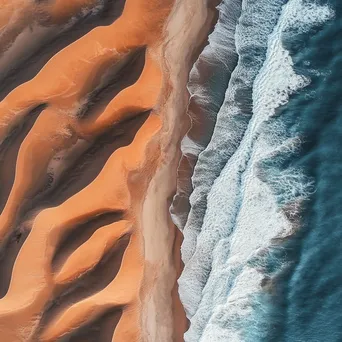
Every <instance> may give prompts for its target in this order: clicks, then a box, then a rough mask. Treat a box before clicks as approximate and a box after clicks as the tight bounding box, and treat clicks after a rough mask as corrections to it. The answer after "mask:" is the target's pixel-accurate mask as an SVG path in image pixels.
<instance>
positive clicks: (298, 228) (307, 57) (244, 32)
mask: <svg viewBox="0 0 342 342" xmlns="http://www.w3.org/2000/svg"><path fill="white" fill-rule="evenodd" d="M232 2H233V1H229V0H224V1H223V2H222V3H221V5H220V7H219V9H218V10H219V11H224V8H225V5H227V4H231V3H232ZM234 3H239V4H241V12H240V16H239V18H238V20H237V23H236V30H235V34H234V43H235V50H236V53H237V63H236V65H235V68H234V70H232V72H231V75H230V78H229V81H228V84H223V83H222V84H221V87H220V84H215V89H218V90H217V91H218V92H219V93H221V94H222V92H223V91H224V93H225V95H224V100H223V101H222V103H220V104H217V106H216V107H215V106H212V108H213V110H212V112H211V113H212V117H215V118H216V121H215V127H214V129H213V131H212V134H211V138H210V141H209V142H208V144H206V145H205V144H204V145H203V144H202V146H203V148H202V150H200V151H199V155H198V160H197V163H196V165H195V167H194V172H193V176H192V179H191V180H192V188H193V191H192V194H191V196H190V205H191V209H190V212H189V215H188V217H187V220H186V223H185V225H184V228H183V227H181V228H183V233H184V242H183V246H182V258H183V261H184V264H185V267H184V271H183V273H182V275H181V277H180V279H179V291H180V295H181V300H182V302H183V305H184V307H185V310H186V313H187V316H188V318H189V320H190V327H189V330H188V331H187V332H186V334H185V341H191V342H198V341H202V342H207V341H251V342H254V341H255V342H257V341H289V342H297V341H298V342H301V341H303V342H306V341H310V342H311V341H329V342H330V341H342V326H341V325H342V307H341V305H342V275H341V271H340V267H339V266H340V265H341V262H342V212H341V210H340V205H341V204H342V184H341V181H340V179H341V173H342V172H341V171H342V153H341V151H342V107H341V104H342V96H341V95H340V91H341V88H342V87H341V86H340V83H342V80H341V79H342V77H341V76H340V73H341V72H340V70H342V69H341V68H340V66H342V54H341V55H340V53H342V38H340V37H341V33H340V32H341V26H342V4H339V3H338V1H336V0H324V1H323V0H322V1H318V0H317V1H315V0H310V1H309V0H288V1H286V0H272V1H270V0H242V2H238V1H237V0H234ZM222 17H223V16H222ZM226 17H229V13H227V15H226ZM220 29H222V26H220V25H217V26H216V28H215V30H220ZM215 30H214V32H213V34H214V33H215ZM230 43H231V40H230ZM218 44H219V45H222V44H225V42H224V40H221V41H219V43H218ZM214 49H215V48H214ZM214 49H213V51H215V50H214ZM222 51H223V52H224V50H223V49H222ZM226 58H228V59H229V58H231V55H229V54H228V53H227V54H226ZM220 60H222V55H220ZM197 72H199V73H200V72H201V70H197ZM206 86H208V87H212V85H210V84H201V82H200V78H199V79H198V88H200V87H206ZM192 87H193V89H196V84H194V83H193V84H192ZM211 89H212V88H211ZM223 89H224V90H223ZM206 92H207V93H209V90H206ZM206 92H203V93H204V94H205V93H206ZM212 100H214V99H212ZM340 103H341V104H340ZM340 107H341V108H340ZM215 108H217V109H215ZM215 110H216V115H215V113H214V112H215ZM195 142H196V141H195ZM173 217H177V211H174V212H173Z"/></svg>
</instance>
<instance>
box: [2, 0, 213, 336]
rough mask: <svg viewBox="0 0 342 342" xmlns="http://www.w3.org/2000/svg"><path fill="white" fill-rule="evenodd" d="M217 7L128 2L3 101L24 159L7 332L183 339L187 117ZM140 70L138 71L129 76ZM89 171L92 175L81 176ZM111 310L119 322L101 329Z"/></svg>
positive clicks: (9, 216) (7, 289)
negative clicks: (103, 97)
mask: <svg viewBox="0 0 342 342" xmlns="http://www.w3.org/2000/svg"><path fill="white" fill-rule="evenodd" d="M3 2H4V4H5V3H6V4H10V3H9V2H6V1H3ZM18 4H19V2H18V3H17V4H16V5H14V4H13V6H9V7H7V12H6V13H7V14H6V13H5V15H4V16H1V18H2V21H1V23H2V25H3V27H5V28H6V27H7V28H8V30H7V31H6V29H3V30H2V31H1V32H2V33H4V35H3V36H2V35H0V40H1V39H2V38H3V37H5V38H4V39H9V37H10V38H11V39H9V40H8V41H10V43H9V45H11V44H12V45H13V46H14V45H15V42H16V39H18V37H19V35H20V32H22V31H23V30H25V28H26V27H27V25H30V23H31V24H32V22H34V20H33V19H32V16H29V15H28V16H27V18H26V19H27V21H25V22H21V18H22V17H21V15H22V13H23V12H18V13H15V10H16V8H17V7H16V6H17V5H18ZM21 4H22V5H23V10H25V8H26V7H25V6H28V7H29V4H28V2H24V1H23V2H22V3H21ZM105 4H106V3H105V2H99V1H86V0H84V1H69V2H66V1H64V0H60V1H56V2H54V5H53V6H52V5H51V3H49V2H44V1H43V2H37V5H35V6H33V7H32V6H31V7H30V12H29V13H38V12H39V13H43V12H44V11H45V12H44V13H47V15H46V16H43V17H44V25H46V26H48V24H47V23H50V24H51V23H52V24H53V25H55V24H58V25H59V24H62V25H64V24H65V23H67V22H68V20H70V18H72V17H75V16H76V17H77V16H80V15H81V16H82V15H84V13H85V12H86V13H88V12H89V11H92V10H95V9H96V8H98V6H100V5H101V6H105ZM35 11H36V12H35ZM87 11H88V12H87ZM208 13H209V12H208V8H207V3H206V1H202V0H196V1H190V0H187V1H179V0H176V1H174V0H167V1H160V0H153V1H151V0H126V3H125V5H124V8H123V11H122V14H121V15H120V16H119V18H118V19H116V20H114V21H113V23H111V24H109V25H105V26H97V27H95V28H94V29H92V30H91V31H89V32H88V33H86V34H85V35H83V36H82V37H80V38H79V39H77V40H76V41H74V42H73V43H71V44H70V45H67V46H66V47H65V48H63V49H62V50H60V51H59V52H58V53H57V54H55V55H54V56H53V57H52V58H51V59H50V60H49V61H48V62H47V63H46V64H45V65H44V66H43V67H42V68H41V70H40V71H39V72H38V73H37V74H36V75H35V76H34V77H33V78H32V79H30V80H28V81H27V82H25V83H21V84H20V85H18V86H17V87H15V88H14V89H13V90H12V91H11V92H9V93H8V94H7V95H6V96H5V97H4V99H3V100H2V101H1V102H0V157H1V159H2V161H4V160H13V158H16V163H15V172H14V168H13V171H11V170H12V168H11V167H10V166H7V165H2V168H4V169H5V172H4V173H3V174H2V175H1V176H2V177H3V178H4V180H5V181H6V178H7V177H8V175H9V174H11V172H14V179H13V180H12V181H11V187H10V189H9V191H7V190H6V191H7V192H8V194H7V193H6V191H5V192H4V193H3V192H2V191H1V193H0V196H2V202H3V209H2V212H1V214H0V250H1V258H0V269H1V272H5V273H3V274H5V277H4V278H6V279H7V278H8V279H10V281H9V284H8V285H6V283H3V284H1V285H2V289H3V297H2V298H0V337H1V339H2V340H4V341H6V342H7V341H8V342H12V341H13V342H16V341H33V342H34V341H79V340H82V341H88V340H89V341H94V340H97V339H100V340H101V342H102V340H103V341H104V342H105V341H120V342H121V341H182V340H183V333H184V331H185V330H186V329H187V320H186V317H185V314H184V310H183V308H182V305H181V303H180V300H179V297H178V292H177V285H176V280H177V278H178V277H179V275H180V272H181V269H182V263H181V260H180V244H181V241H182V236H181V233H180V232H179V231H178V230H177V228H176V227H175V225H174V224H173V223H172V221H171V218H170V215H169V212H168V208H169V206H170V204H171V201H172V197H173V196H174V194H175V191H176V174H177V166H178V163H179V159H180V156H181V153H180V148H179V147H180V140H181V138H182V136H183V135H184V133H185V131H186V129H187V127H188V123H187V118H186V115H185V112H186V106H187V102H188V100H189V94H188V93H187V91H186V84H187V81H188V74H189V71H190V68H191V65H192V63H193V61H194V60H195V59H196V55H197V54H198V51H199V49H200V46H201V45H202V44H203V42H204V41H205V39H206V34H207V32H208V30H209V29H210V25H211V17H210V15H208ZM10 17H11V18H14V19H13V20H12V21H7V22H6V20H5V19H7V20H8V19H9V18H10ZM3 18H4V19H3ZM142 19H143V20H142ZM30 20H31V21H30ZM6 25H7V26H6ZM8 25H9V26H8ZM11 25H12V26H13V27H15V28H16V29H15V30H14V29H13V30H12V28H11V27H12V26H11ZM11 30H12V31H11ZM6 36H7V38H6ZM43 42H44V40H43V39H42V40H41V43H43ZM1 44H2V46H5V45H3V44H4V43H1ZM9 45H8V46H7V48H8V49H10V47H9ZM142 55H144V60H143V66H142V67H141V68H140V67H136V65H137V64H139V63H140V62H139V60H141V58H140V57H139V58H140V59H139V58H138V57H137V56H142ZM0 61H1V56H0ZM130 72H131V73H134V74H135V76H134V77H132V79H134V80H133V81H131V82H130V83H129V82H128V83H127V81H121V79H122V78H126V74H127V73H130ZM127 77H128V76H127ZM113 85H115V87H114V88H115V91H114V93H113V96H112V97H111V98H110V99H109V100H108V102H107V103H105V104H103V103H102V104H101V105H97V96H98V94H99V93H101V92H103V91H105V89H107V88H108V87H109V88H111V87H112V86H113ZM134 127H135V128H134ZM134 130H136V131H134ZM108 135H111V136H112V137H111V139H112V140H113V139H114V140H115V139H116V140H117V144H114V145H110V146H111V147H110V148H111V149H112V150H111V153H109V154H108V158H107V160H106V161H104V165H103V167H102V166H101V167H100V168H99V171H96V172H95V171H94V170H90V169H89V167H90V166H88V169H89V171H88V169H87V164H85V166H84V167H83V166H82V165H81V166H82V167H81V168H79V171H77V172H78V173H77V172H76V173H74V174H75V175H76V176H74V177H76V178H75V179H74V180H73V181H72V182H71V183H68V186H67V187H65V186H64V187H63V183H64V182H65V179H66V178H68V174H70V175H71V174H72V172H73V170H76V169H77V168H78V167H79V165H78V163H79V162H80V160H82V156H83V155H85V154H87V153H89V155H90V157H92V154H91V153H96V150H95V152H91V153H90V151H91V150H92V147H93V146H95V145H96V144H99V143H100V142H101V141H102V140H101V139H102V137H104V136H108ZM129 135H132V136H133V137H132V139H128V138H127V136H129ZM103 141H106V140H103ZM120 142H121V143H120ZM12 144H14V145H12ZM12 146H17V147H15V148H14V147H12ZM13 153H14V155H13ZM8 154H11V158H8ZM6 158H7V159H6ZM89 165H90V164H89ZM85 172H89V173H90V172H92V174H93V176H91V177H88V178H87V177H86V178H84V179H86V180H82V181H81V180H80V181H79V180H78V178H79V179H83V178H82V177H83V173H85ZM57 194H59V195H58V196H57ZM60 194H62V195H60ZM63 194H64V195H63ZM55 196H57V197H58V198H59V200H58V201H57V202H51V198H54V197H55ZM57 197H56V198H57ZM61 199H62V200H61ZM49 201H50V202H49ZM49 203H54V204H53V205H51V204H50V205H49ZM77 232H80V233H79V234H78V233H77ZM10 255H11V260H12V261H11V260H9V259H8V258H9V256H10ZM100 275H101V276H100ZM4 282H5V280H4ZM102 321H103V322H104V321H106V322H107V321H108V322H109V323H103V326H102V325H101V327H102V328H99V327H100V323H101V322H102Z"/></svg>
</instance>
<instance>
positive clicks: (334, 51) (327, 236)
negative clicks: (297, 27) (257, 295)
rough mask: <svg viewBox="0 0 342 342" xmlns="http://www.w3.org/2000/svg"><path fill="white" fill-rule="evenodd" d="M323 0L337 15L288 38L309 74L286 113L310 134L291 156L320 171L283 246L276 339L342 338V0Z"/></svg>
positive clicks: (312, 170)
mask: <svg viewBox="0 0 342 342" xmlns="http://www.w3.org/2000/svg"><path fill="white" fill-rule="evenodd" d="M322 3H325V4H328V5H330V6H331V8H333V9H334V11H335V18H334V19H333V20H332V21H330V22H329V23H327V24H325V25H324V26H323V27H321V28H320V29H319V30H318V31H317V30H316V31H310V32H309V33H308V34H305V35H299V36H298V37H295V39H293V38H294V37H291V36H289V37H287V38H286V46H287V47H288V48H289V49H290V51H291V54H292V56H293V59H294V61H295V70H296V71H297V72H301V73H304V74H306V75H308V76H309V77H310V78H311V84H310V85H309V86H308V87H307V88H305V90H303V91H301V92H300V93H299V94H298V95H297V96H295V97H294V98H292V99H291V100H290V101H289V103H288V104H287V106H286V108H285V109H284V110H283V113H282V115H287V116H289V117H291V119H290V120H289V121H292V123H293V127H295V129H296V130H297V131H298V132H300V134H301V136H302V138H303V141H304V143H303V145H302V149H301V151H300V153H299V155H296V156H294V157H293V158H292V159H291V160H289V163H291V164H292V165H295V166H296V167H301V168H304V170H305V172H306V174H307V175H309V176H310V177H312V178H313V179H314V182H315V185H314V186H315V192H314V193H313V194H312V195H311V196H310V199H309V200H308V201H307V202H306V203H304V208H303V210H302V212H301V214H300V218H299V219H300V223H301V226H300V228H299V231H298V233H297V234H296V236H295V237H293V238H291V239H290V240H289V241H288V242H287V243H286V244H285V245H284V246H286V254H287V255H286V256H284V252H285V251H284V250H283V251H282V252H283V254H282V256H283V259H282V260H283V261H285V260H286V261H290V262H291V264H290V266H289V267H288V269H287V270H286V272H284V274H283V275H281V276H280V278H279V279H277V283H276V285H275V286H276V288H277V291H278V293H277V298H276V299H275V300H277V301H278V303H279V307H278V310H279V312H278V313H276V312H275V313H274V314H275V315H274V317H276V318H277V320H278V322H276V321H274V323H277V324H276V325H275V326H274V327H273V328H274V329H273V331H271V332H270V335H269V340H270V341H271V340H272V341H289V342H294V341H305V342H306V341H312V342H316V341H317V342H318V341H329V342H330V341H331V342H333V341H342V272H341V266H342V210H341V205H342V177H341V176H342V96H341V89H342V34H341V32H342V3H341V2H338V1H334V0H330V1H325V2H322ZM310 70H311V71H310ZM312 70H314V71H312Z"/></svg>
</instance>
